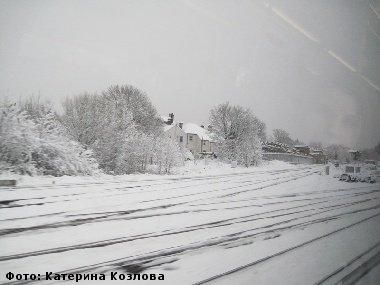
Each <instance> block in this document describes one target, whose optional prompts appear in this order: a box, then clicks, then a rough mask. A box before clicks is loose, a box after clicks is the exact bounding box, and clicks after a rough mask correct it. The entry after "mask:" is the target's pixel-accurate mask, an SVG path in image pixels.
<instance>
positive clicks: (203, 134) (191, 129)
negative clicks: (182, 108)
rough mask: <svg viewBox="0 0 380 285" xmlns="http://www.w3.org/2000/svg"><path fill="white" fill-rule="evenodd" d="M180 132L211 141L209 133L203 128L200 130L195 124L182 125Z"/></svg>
mask: <svg viewBox="0 0 380 285" xmlns="http://www.w3.org/2000/svg"><path fill="white" fill-rule="evenodd" d="M182 130H183V131H184V132H185V133H187V134H195V135H198V136H199V138H200V139H201V140H207V141H212V140H211V138H210V132H209V131H207V130H206V129H204V128H201V127H200V126H198V125H197V124H193V123H187V124H184V125H183V127H182Z"/></svg>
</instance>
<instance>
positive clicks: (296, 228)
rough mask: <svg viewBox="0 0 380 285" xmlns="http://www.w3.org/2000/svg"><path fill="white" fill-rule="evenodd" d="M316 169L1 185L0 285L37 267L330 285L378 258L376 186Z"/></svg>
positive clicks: (171, 280)
mask: <svg viewBox="0 0 380 285" xmlns="http://www.w3.org/2000/svg"><path fill="white" fill-rule="evenodd" d="M321 169H322V168H321V167H320V166H298V167H295V166H290V165H289V166H288V167H281V168H280V169H270V170H268V169H265V168H264V169H263V168H252V171H249V172H247V171H246V172H242V173H231V174H223V175H209V176H193V177H182V178H178V177H176V178H162V179H156V180H146V181H130V182H128V181H124V182H121V181H115V182H110V181H103V182H102V181H95V180H94V182H93V183H91V182H86V183H77V184H70V183H68V184H60V183H57V184H49V185H33V186H27V185H24V186H19V187H17V188H16V189H10V188H9V189H7V188H2V189H1V190H0V201H1V202H0V221H1V222H0V255H1V256H0V283H2V284H3V283H7V282H9V283H10V284H22V283H28V282H31V281H28V282H25V281H16V280H12V281H8V280H7V279H6V273H8V272H13V273H14V274H17V273H19V274H25V273H27V274H32V273H35V274H38V273H40V274H45V272H47V271H49V272H54V273H59V272H60V273H105V274H106V275H107V279H106V281H99V284H114V283H115V282H116V283H118V281H111V280H109V274H110V272H115V271H116V272H118V273H124V274H128V272H138V273H140V274H143V273H147V274H164V275H165V281H126V280H124V281H119V282H129V283H131V284H142V283H144V284H152V283H160V284H195V283H197V284H293V285H295V284H334V283H335V282H338V281H339V280H342V279H343V280H345V279H344V278H348V277H350V276H348V275H349V273H351V272H354V270H355V269H357V268H358V267H359V265H361V264H363V263H366V262H372V264H373V263H376V260H377V259H376V258H377V257H379V252H380V244H379V243H380V201H379V199H380V186H379V183H377V184H367V183H346V182H340V181H338V180H337V179H335V178H333V177H332V176H325V175H320V172H321ZM378 259H379V258H378ZM377 268H378V266H377ZM364 278H367V279H368V280H369V281H368V282H366V283H363V284H370V283H369V282H376V281H373V280H376V279H377V278H378V274H374V270H372V271H371V273H370V274H367V275H366V276H365V277H364ZM363 280H364V279H362V280H361V281H360V282H364V281H363ZM371 280H372V281H371ZM377 281H378V280H377ZM54 282H58V281H38V282H37V283H38V284H40V283H41V284H48V283H49V284H50V283H54ZM85 282H86V281H80V282H78V283H77V284H80V283H85ZM89 282H90V283H91V284H92V283H94V282H93V281H87V283H89ZM90 283H89V284H90ZM373 284H379V283H373Z"/></svg>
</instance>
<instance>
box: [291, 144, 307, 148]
mask: <svg viewBox="0 0 380 285" xmlns="http://www.w3.org/2000/svg"><path fill="white" fill-rule="evenodd" d="M294 147H307V148H310V146H308V145H305V144H300V145H295V146H294Z"/></svg>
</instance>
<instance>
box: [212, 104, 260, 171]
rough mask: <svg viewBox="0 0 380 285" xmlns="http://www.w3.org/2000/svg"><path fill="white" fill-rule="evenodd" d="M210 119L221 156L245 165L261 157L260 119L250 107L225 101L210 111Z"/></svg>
mask: <svg viewBox="0 0 380 285" xmlns="http://www.w3.org/2000/svg"><path fill="white" fill-rule="evenodd" d="M209 121H210V124H211V125H212V126H213V133H214V137H213V139H214V140H215V141H216V142H217V145H218V153H219V157H220V158H222V159H224V160H228V161H231V160H236V161H237V162H238V163H239V164H242V165H245V166H249V165H253V164H254V163H256V162H257V161H259V160H260V159H261V142H260V138H259V136H258V133H259V131H260V126H259V124H258V122H259V120H258V119H257V118H256V117H255V116H254V115H253V113H252V111H251V110H250V109H244V108H243V107H241V106H231V105H230V104H229V103H228V102H227V103H223V104H220V105H218V106H216V107H214V108H213V109H212V110H211V111H210V117H209Z"/></svg>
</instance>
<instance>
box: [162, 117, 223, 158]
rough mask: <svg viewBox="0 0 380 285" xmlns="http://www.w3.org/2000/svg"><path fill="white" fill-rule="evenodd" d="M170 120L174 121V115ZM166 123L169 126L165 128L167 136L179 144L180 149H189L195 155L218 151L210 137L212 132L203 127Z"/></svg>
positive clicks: (191, 124)
mask: <svg viewBox="0 0 380 285" xmlns="http://www.w3.org/2000/svg"><path fill="white" fill-rule="evenodd" d="M169 119H171V120H173V119H174V115H173V114H170V116H169ZM163 121H164V120H163ZM164 123H165V124H167V125H166V126H164V132H165V134H166V135H167V136H168V137H170V138H171V139H172V140H173V141H175V142H177V143H178V144H179V146H180V147H183V148H187V149H188V150H190V151H191V152H192V153H193V154H195V153H199V152H214V151H215V150H216V144H215V142H214V141H212V139H211V137H210V135H211V134H210V131H209V130H206V129H205V128H204V127H203V126H198V125H197V124H193V123H187V124H183V123H182V122H180V123H178V124H176V123H175V122H174V121H172V124H168V122H167V121H164Z"/></svg>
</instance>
